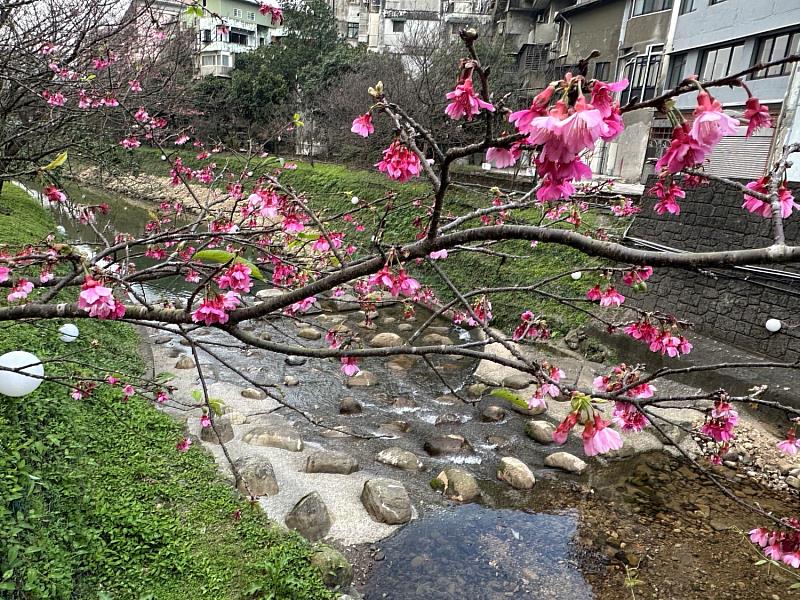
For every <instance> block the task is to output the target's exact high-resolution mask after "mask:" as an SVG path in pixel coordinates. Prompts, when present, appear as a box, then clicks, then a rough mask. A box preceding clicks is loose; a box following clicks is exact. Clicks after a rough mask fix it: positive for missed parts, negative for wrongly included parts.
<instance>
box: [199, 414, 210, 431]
mask: <svg viewBox="0 0 800 600" xmlns="http://www.w3.org/2000/svg"><path fill="white" fill-rule="evenodd" d="M200 427H202V428H203V429H205V428H206V427H211V417H209V416H208V414H206V413H203V414H202V415H200Z"/></svg>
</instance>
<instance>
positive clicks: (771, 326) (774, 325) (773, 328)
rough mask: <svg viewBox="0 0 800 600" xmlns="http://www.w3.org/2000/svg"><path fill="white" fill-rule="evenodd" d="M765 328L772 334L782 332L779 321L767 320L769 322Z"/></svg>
mask: <svg viewBox="0 0 800 600" xmlns="http://www.w3.org/2000/svg"><path fill="white" fill-rule="evenodd" d="M764 327H766V328H767V331H769V332H770V333H777V332H778V331H780V330H781V322H780V321H779V320H778V319H767V322H766V323H764Z"/></svg>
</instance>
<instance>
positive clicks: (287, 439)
mask: <svg viewBox="0 0 800 600" xmlns="http://www.w3.org/2000/svg"><path fill="white" fill-rule="evenodd" d="M242 440H243V441H244V442H246V443H248V444H251V445H253V446H270V447H272V448H282V449H284V450H290V451H292V452H300V451H301V450H302V449H303V440H302V439H301V438H300V434H299V433H297V432H296V431H295V430H294V429H291V427H290V426H288V425H286V426H282V425H259V426H257V427H253V428H252V429H251V430H250V431H248V432H247V433H246V434H244V437H243V438H242Z"/></svg>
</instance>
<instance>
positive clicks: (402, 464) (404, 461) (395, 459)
mask: <svg viewBox="0 0 800 600" xmlns="http://www.w3.org/2000/svg"><path fill="white" fill-rule="evenodd" d="M376 460H377V461H378V462H379V463H383V464H385V465H390V466H392V467H397V468H398V469H403V470H404V471H419V470H421V469H422V467H423V465H422V462H421V461H420V460H419V458H417V455H416V454H414V453H413V452H409V451H408V450H404V449H403V448H399V447H397V446H393V447H391V448H386V449H385V450H381V451H380V452H378V456H377V457H376Z"/></svg>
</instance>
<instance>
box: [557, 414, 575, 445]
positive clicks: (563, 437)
mask: <svg viewBox="0 0 800 600" xmlns="http://www.w3.org/2000/svg"><path fill="white" fill-rule="evenodd" d="M577 424H578V413H577V412H575V411H573V412H571V413H569V414H568V415H567V416H566V418H565V419H564V420H563V421H562V422H561V423H559V424H558V427H556V429H555V431H554V432H553V441H554V442H555V443H556V444H559V445H562V444H564V443H566V441H567V437H568V436H569V432H570V431H572V429H573V428H574V427H575V425H577Z"/></svg>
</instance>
